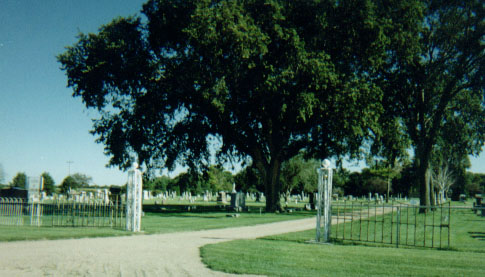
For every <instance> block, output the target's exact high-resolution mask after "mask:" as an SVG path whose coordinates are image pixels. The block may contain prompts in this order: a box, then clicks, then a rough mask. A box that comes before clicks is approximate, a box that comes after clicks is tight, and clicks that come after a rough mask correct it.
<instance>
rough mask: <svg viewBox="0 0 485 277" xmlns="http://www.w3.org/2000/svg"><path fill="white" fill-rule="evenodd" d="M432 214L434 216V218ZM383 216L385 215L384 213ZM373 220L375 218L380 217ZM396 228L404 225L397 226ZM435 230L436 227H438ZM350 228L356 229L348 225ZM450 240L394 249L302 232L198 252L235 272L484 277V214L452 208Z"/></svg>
mask: <svg viewBox="0 0 485 277" xmlns="http://www.w3.org/2000/svg"><path fill="white" fill-rule="evenodd" d="M404 215H405V214H404ZM437 216H438V215H437V214H435V217H437ZM439 216H441V214H439ZM385 217H387V218H389V217H390V215H386V216H385ZM377 219H378V220H380V217H378V218H377ZM389 219H390V218H389ZM430 219H432V214H428V215H427V216H426V220H427V222H428V223H429V220H430ZM419 220H421V221H424V217H423V216H422V215H420V216H419V217H418V221H419ZM346 224H347V225H346V232H349V230H350V228H349V227H350V225H349V224H350V223H346ZM354 224H356V223H355V222H354ZM364 224H366V223H365V222H364ZM355 226H356V225H354V228H355ZM373 226H374V222H372V221H370V222H369V232H370V233H372V232H373V229H372V228H373ZM394 226H395V225H394ZM332 228H333V229H332V232H335V231H336V226H335V225H334V226H332ZM339 228H340V230H339V231H340V232H342V231H343V224H340V225H339ZM377 228H379V225H377ZM401 228H405V227H403V226H401ZM363 229H364V230H363V231H364V232H363V233H362V236H366V235H367V234H366V232H367V225H363ZM436 229H437V230H439V228H436ZM430 230H432V228H429V227H428V230H427V233H428V235H427V236H430V235H429V232H430ZM357 231H358V229H357ZM388 231H389V230H388ZM421 231H422V230H421ZM353 232H356V230H355V229H354V230H353ZM401 232H403V231H402V230H401ZM418 232H420V230H418ZM435 232H437V231H436V230H435ZM354 235H356V234H355V233H354ZM394 236H395V233H394ZM446 237H447V234H446ZM394 238H395V237H394ZM450 238H451V250H452V251H444V250H437V249H428V248H424V247H422V246H421V247H410V246H407V247H405V248H403V247H402V245H400V248H393V247H395V246H393V245H389V244H375V243H359V244H357V245H355V243H356V242H350V243H349V242H348V241H347V242H345V243H342V242H335V243H334V244H333V245H319V244H309V243H307V242H308V241H311V240H314V239H315V230H308V231H303V232H295V233H287V234H282V235H276V236H269V237H266V238H262V239H257V240H240V241H232V242H227V243H219V244H213V245H207V246H204V247H203V248H202V249H201V255H202V258H203V261H204V263H206V264H207V265H208V266H209V267H210V268H212V269H214V270H219V271H224V272H230V273H239V274H264V275H269V276H322V275H323V276H364V275H365V276H367V275H370V276H376V275H381V276H386V275H392V276H396V275H397V276H403V275H404V276H485V262H484V261H485V218H483V217H479V216H477V215H475V214H474V213H472V212H471V210H470V209H460V210H453V212H452V215H451V232H450ZM401 239H403V233H401ZM428 239H430V238H428ZM370 240H372V236H371V237H370ZM427 243H428V242H427ZM436 243H437V241H435V247H436ZM371 246H387V247H371Z"/></svg>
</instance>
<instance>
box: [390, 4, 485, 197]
mask: <svg viewBox="0 0 485 277" xmlns="http://www.w3.org/2000/svg"><path fill="white" fill-rule="evenodd" d="M422 8H423V9H422V11H423V13H422V20H421V22H420V24H417V25H415V26H417V27H418V28H415V30H414V32H415V33H414V35H413V36H412V37H410V39H409V40H406V41H402V42H400V41H397V42H396V44H397V45H396V46H395V47H393V49H395V51H394V52H392V54H393V55H392V56H391V57H392V59H391V60H390V63H389V67H388V72H387V74H386V75H385V80H386V81H385V82H387V85H384V87H386V89H385V90H386V94H385V97H384V99H388V100H387V101H388V102H389V103H391V104H392V103H394V105H388V109H389V112H388V113H387V114H388V115H389V116H388V118H389V119H390V120H392V121H397V122H398V124H399V126H400V127H403V128H404V129H405V134H406V135H407V136H408V138H409V139H410V141H411V145H412V148H413V150H414V168H415V174H416V175H415V182H416V183H417V184H418V186H419V192H420V200H421V203H422V204H423V205H428V206H429V205H430V203H431V195H432V193H431V191H432V188H431V187H430V184H429V178H428V172H429V168H430V164H431V161H432V159H433V151H435V150H436V148H437V147H438V148H439V147H441V149H450V150H452V151H454V152H458V154H461V155H456V156H457V157H460V158H461V157H463V155H468V154H478V153H479V152H480V151H481V149H482V145H483V142H484V141H485V121H484V120H483V118H484V116H485V105H484V104H485V102H484V91H485V41H484V36H485V21H484V20H485V2H483V1H481V0H466V1H455V0H450V1H436V0H429V1H423V2H422ZM411 33H413V32H411ZM393 116H397V117H398V119H397V120H396V118H395V117H393ZM396 133H397V132H396ZM447 158H448V157H447Z"/></svg>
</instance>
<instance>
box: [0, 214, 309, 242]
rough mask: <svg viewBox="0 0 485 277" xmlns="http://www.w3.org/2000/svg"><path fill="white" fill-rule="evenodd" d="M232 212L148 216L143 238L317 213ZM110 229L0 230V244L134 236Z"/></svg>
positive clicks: (14, 227) (3, 227) (30, 227)
mask: <svg viewBox="0 0 485 277" xmlns="http://www.w3.org/2000/svg"><path fill="white" fill-rule="evenodd" d="M232 214H233V213H231V212H192V213H190V212H164V213H146V214H145V216H144V217H142V227H141V229H142V231H143V232H144V233H143V234H157V233H170V232H183V231H197V230H206V229H215V228H227V227H240V226H249V225H256V224H262V223H270V222H277V221H285V220H293V219H300V218H304V217H308V216H314V215H315V213H314V212H306V211H301V212H294V213H291V214H290V213H282V214H272V213H268V214H266V213H262V214H260V213H259V210H258V211H254V212H249V213H247V212H244V213H239V215H240V216H239V217H227V215H232ZM132 234H133V233H130V232H126V231H123V230H121V229H120V228H118V229H113V228H109V227H33V226H1V225H0V241H14V240H41V239H66V238H83V237H106V236H123V235H125V236H126V235H132Z"/></svg>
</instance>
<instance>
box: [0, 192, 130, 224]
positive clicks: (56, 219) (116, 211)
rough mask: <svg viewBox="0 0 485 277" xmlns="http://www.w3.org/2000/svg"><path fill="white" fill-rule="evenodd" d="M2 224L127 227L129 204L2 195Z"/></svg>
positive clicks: (0, 208) (0, 215)
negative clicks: (42, 199)
mask: <svg viewBox="0 0 485 277" xmlns="http://www.w3.org/2000/svg"><path fill="white" fill-rule="evenodd" d="M0 225H22V226H27V225H30V226H44V227H46V226H47V227H112V228H124V227H125V225H126V215H125V206H124V205H123V204H122V202H121V201H115V202H113V201H109V202H104V201H88V202H76V201H72V200H71V201H70V200H55V201H50V202H28V201H25V200H23V199H15V198H0Z"/></svg>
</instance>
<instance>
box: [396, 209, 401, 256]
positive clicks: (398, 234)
mask: <svg viewBox="0 0 485 277" xmlns="http://www.w3.org/2000/svg"><path fill="white" fill-rule="evenodd" d="M400 217H401V207H399V206H398V207H397V214H396V221H397V222H396V248H399V238H400V235H401V234H400V233H399V232H400V229H401V228H400V227H399V224H400Z"/></svg>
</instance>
